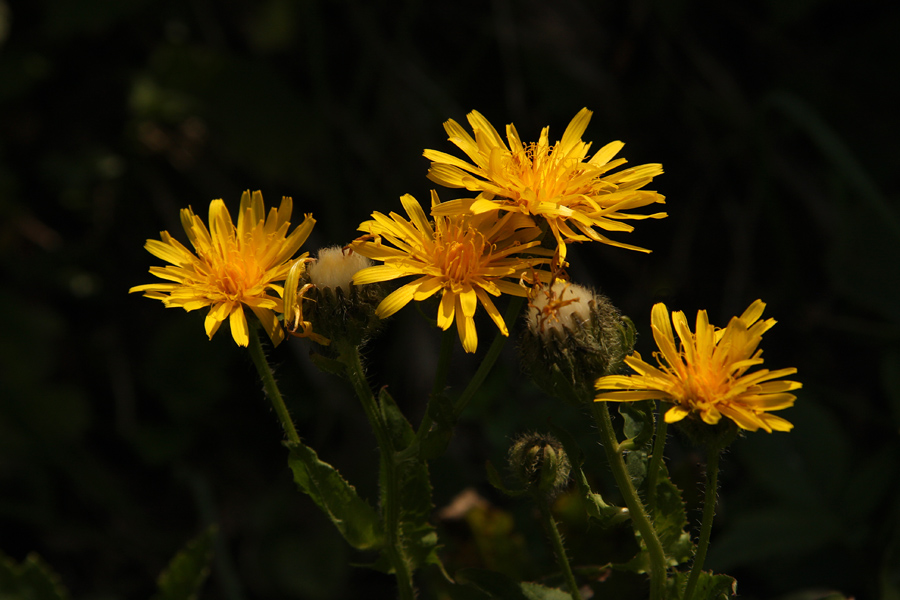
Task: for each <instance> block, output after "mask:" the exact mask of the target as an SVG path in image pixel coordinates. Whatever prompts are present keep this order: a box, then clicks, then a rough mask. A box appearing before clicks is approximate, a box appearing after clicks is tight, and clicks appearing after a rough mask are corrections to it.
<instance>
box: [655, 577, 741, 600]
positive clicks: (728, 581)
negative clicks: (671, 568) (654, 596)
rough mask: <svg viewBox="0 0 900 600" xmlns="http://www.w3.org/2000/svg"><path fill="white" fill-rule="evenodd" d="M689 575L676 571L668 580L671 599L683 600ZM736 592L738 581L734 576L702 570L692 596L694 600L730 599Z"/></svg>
mask: <svg viewBox="0 0 900 600" xmlns="http://www.w3.org/2000/svg"><path fill="white" fill-rule="evenodd" d="M689 576H690V573H688V572H682V573H676V574H675V577H672V578H670V579H669V580H668V581H667V582H666V585H667V588H668V594H667V597H668V598H669V599H670V600H682V598H683V597H684V591H685V587H687V580H688V577H689ZM736 594H737V581H735V579H734V577H730V576H728V575H714V574H712V573H709V572H706V571H701V572H700V576H699V577H698V578H697V585H696V587H694V593H693V595H692V596H691V598H692V600H728V598H731V597H733V596H734V595H736Z"/></svg>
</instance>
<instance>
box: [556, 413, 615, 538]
mask: <svg viewBox="0 0 900 600" xmlns="http://www.w3.org/2000/svg"><path fill="white" fill-rule="evenodd" d="M550 429H551V430H552V431H553V434H554V435H555V436H556V438H557V439H558V440H559V441H560V443H561V444H562V445H563V448H565V450H566V454H568V455H569V462H570V463H571V465H572V478H573V479H574V480H575V486H576V487H577V488H578V493H579V494H580V495H581V497H582V498H583V499H584V502H585V506H586V507H587V514H588V516H589V517H591V518H593V519H595V520H597V521H599V524H600V526H601V527H604V528H605V527H611V526H613V525H616V524H617V523H622V522H623V521H627V520H628V519H629V518H630V515H629V513H628V509H627V508H622V507H620V506H614V505H612V504H607V503H606V501H605V500H603V496H601V495H600V494H597V493H595V492H594V491H593V490H591V484H590V483H589V482H588V480H587V476H585V474H584V470H583V469H582V468H581V465H583V464H584V452H582V451H581V448H579V446H578V443H577V442H576V441H575V438H574V437H573V436H572V434H570V433H569V432H568V431H566V430H565V429H563V428H562V427H559V426H557V425H555V424H554V423H550Z"/></svg>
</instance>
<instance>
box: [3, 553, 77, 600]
mask: <svg viewBox="0 0 900 600" xmlns="http://www.w3.org/2000/svg"><path fill="white" fill-rule="evenodd" d="M0 598H16V599H18V598H22V599H24V600H69V592H68V591H67V590H66V588H65V587H63V585H62V584H61V583H60V581H59V575H57V574H56V573H55V572H54V571H53V569H51V568H50V567H49V566H48V565H47V563H45V562H44V561H43V559H41V557H40V556H38V555H37V554H35V553H33V552H32V553H31V554H29V555H28V556H26V557H25V560H23V561H22V564H19V565H17V564H16V563H15V561H14V560H13V559H12V558H10V557H8V556H6V555H5V554H3V553H0Z"/></svg>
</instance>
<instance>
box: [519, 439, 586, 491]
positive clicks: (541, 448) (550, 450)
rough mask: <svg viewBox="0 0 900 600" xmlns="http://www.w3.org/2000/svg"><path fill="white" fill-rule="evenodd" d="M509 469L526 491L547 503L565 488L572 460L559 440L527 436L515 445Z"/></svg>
mask: <svg viewBox="0 0 900 600" xmlns="http://www.w3.org/2000/svg"><path fill="white" fill-rule="evenodd" d="M509 466H510V468H511V469H512V472H513V474H514V475H515V476H516V478H517V479H518V480H519V482H520V483H521V484H522V485H524V486H525V489H527V490H528V491H529V492H531V493H533V494H542V495H546V496H547V497H548V499H550V498H552V497H553V496H556V495H557V494H558V493H559V492H561V491H562V490H563V489H564V488H565V487H566V485H567V484H568V482H569V473H570V471H571V465H570V464H569V457H568V456H567V455H566V451H565V450H564V449H563V446H562V444H561V443H560V442H559V440H557V439H556V438H554V437H553V436H550V435H544V434H539V433H527V434H525V435H523V436H521V437H520V438H519V439H517V440H516V441H515V442H514V443H513V445H512V447H511V448H510V449H509Z"/></svg>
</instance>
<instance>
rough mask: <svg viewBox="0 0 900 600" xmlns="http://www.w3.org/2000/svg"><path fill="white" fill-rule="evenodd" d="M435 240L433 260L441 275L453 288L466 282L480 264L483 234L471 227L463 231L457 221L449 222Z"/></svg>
mask: <svg viewBox="0 0 900 600" xmlns="http://www.w3.org/2000/svg"><path fill="white" fill-rule="evenodd" d="M439 233H441V232H439ZM437 242H438V251H437V252H436V257H435V258H436V259H437V260H436V261H435V262H436V263H437V264H436V266H437V267H438V268H439V269H440V270H441V273H442V274H443V276H444V277H445V278H446V279H447V280H448V281H449V282H450V284H451V285H452V287H454V288H455V287H457V286H460V285H463V284H466V283H468V282H469V280H470V279H471V278H472V277H473V276H474V275H475V274H476V273H477V272H478V270H479V268H480V266H481V258H482V255H483V254H484V246H485V243H486V242H485V239H484V236H483V235H482V234H481V233H480V232H478V231H474V230H472V229H467V230H465V231H463V230H462V228H461V227H459V224H458V223H451V224H450V227H449V228H448V229H447V230H446V231H445V232H444V235H443V236H439V237H438V239H437Z"/></svg>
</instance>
